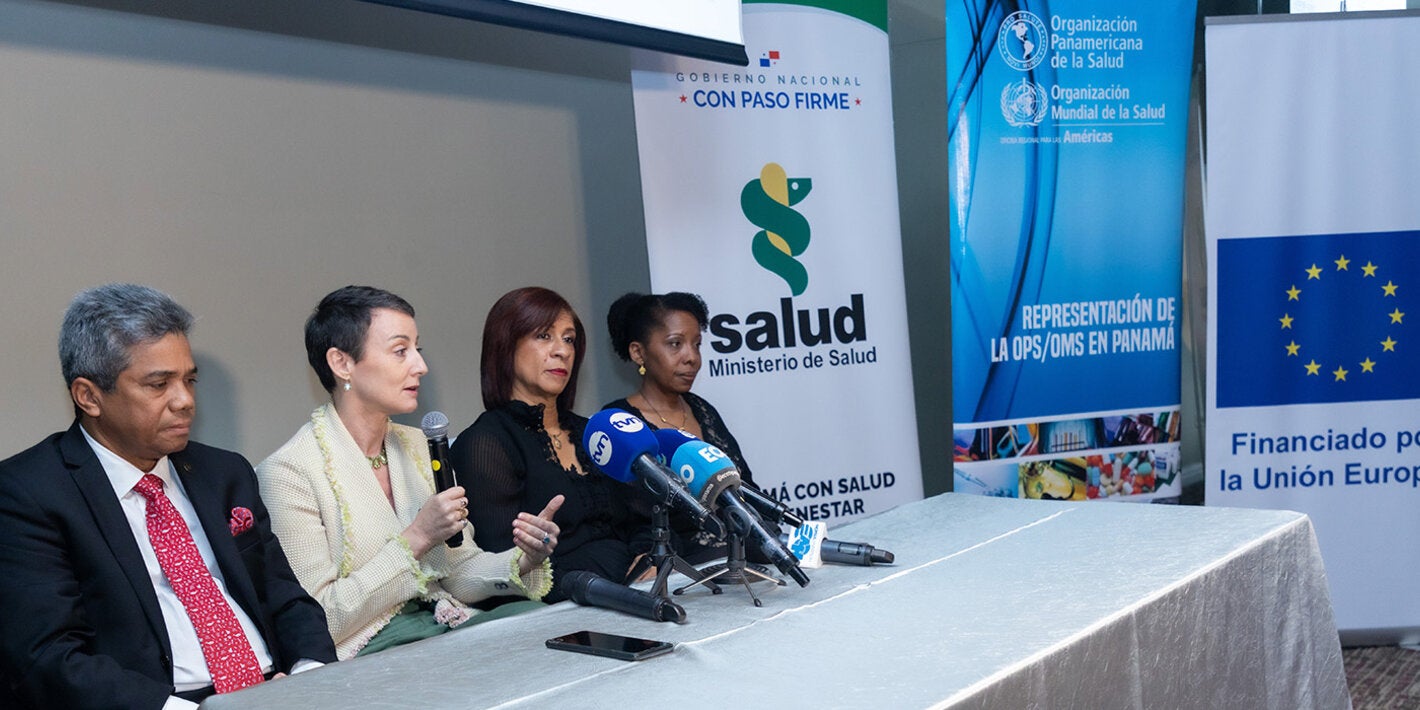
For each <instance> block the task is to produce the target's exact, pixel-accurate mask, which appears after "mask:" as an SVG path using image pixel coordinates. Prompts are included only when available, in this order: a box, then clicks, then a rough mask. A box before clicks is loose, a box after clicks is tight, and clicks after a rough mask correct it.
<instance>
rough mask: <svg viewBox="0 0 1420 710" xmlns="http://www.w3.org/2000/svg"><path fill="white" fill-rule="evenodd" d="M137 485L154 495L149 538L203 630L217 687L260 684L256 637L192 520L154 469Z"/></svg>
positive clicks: (142, 492)
mask: <svg viewBox="0 0 1420 710" xmlns="http://www.w3.org/2000/svg"><path fill="white" fill-rule="evenodd" d="M133 489H134V490H136V491H138V493H139V494H140V495H142V496H143V497H144V498H146V499H147V500H148V512H147V514H146V518H147V521H148V541H149V542H150V543H152V545H153V551H154V552H155V553H157V555H158V565H159V566H161V567H162V568H163V574H165V575H167V577H168V581H169V582H171V583H172V585H173V591H174V592H176V593H177V598H178V600H180V601H181V602H182V606H183V608H184V609H186V610H187V617H188V618H189V619H191V620H192V626H193V628H194V629H196V630H197V640H198V642H199V643H201V644H202V657H203V658H204V659H206V660H207V670H208V671H209V672H210V673H211V674H212V687H213V688H214V689H215V690H216V691H217V692H218V693H227V692H231V691H233V690H241V689H242V688H245V687H247V686H249V685H256V684H257V683H260V682H261V681H262V676H261V666H259V665H257V662H256V654H255V653H253V652H252V650H251V642H250V641H248V640H247V636H246V633H245V632H243V631H242V625H241V623H240V622H238V621H237V616H236V615H235V614H233V613H232V608H231V607H230V606H228V604H227V600H226V599H224V598H222V592H221V591H220V590H218V589H217V582H216V581H215V580H213V579H212V574H211V573H210V572H208V571H207V564H206V563H204V562H203V561H202V554H201V553H199V552H198V551H197V544H196V543H194V542H193V541H192V532H191V531H189V530H188V528H187V523H185V522H183V519H182V515H181V514H180V513H178V511H177V508H174V507H173V503H172V501H170V500H168V497H167V495H165V494H164V493H163V479H161V478H158V477H157V476H154V475H153V474H151V473H150V474H147V475H145V476H143V478H142V479H140V480H139V481H138V485H136V486H134V487H133Z"/></svg>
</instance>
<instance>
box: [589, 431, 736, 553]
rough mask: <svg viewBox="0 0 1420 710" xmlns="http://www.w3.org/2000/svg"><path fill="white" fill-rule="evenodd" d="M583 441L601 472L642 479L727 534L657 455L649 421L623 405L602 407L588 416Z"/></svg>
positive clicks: (699, 521) (708, 527)
mask: <svg viewBox="0 0 1420 710" xmlns="http://www.w3.org/2000/svg"><path fill="white" fill-rule="evenodd" d="M582 444H583V445H584V446H585V447H586V448H587V454H588V455H589V456H590V457H591V459H592V463H594V464H596V465H597V468H598V469H600V470H601V472H602V473H604V474H606V475H607V476H610V477H612V478H615V479H616V480H618V481H621V482H622V483H626V484H630V483H631V482H632V481H634V480H636V479H638V478H639V479H641V482H642V483H644V484H645V486H646V488H647V489H649V490H650V491H651V493H652V494H654V495H655V496H656V498H657V499H659V500H663V501H669V502H670V505H671V506H672V507H674V508H676V509H678V510H680V511H681V512H683V513H685V514H686V515H689V516H690V517H691V518H693V519H694V520H695V524H696V525H697V526H698V527H699V528H700V529H701V530H704V531H705V532H708V533H710V534H711V535H714V536H716V537H724V535H725V529H724V526H723V525H721V524H720V521H719V520H718V519H716V518H715V516H714V515H711V513H710V510H709V509H708V508H706V507H705V506H704V505H703V504H702V503H701V502H700V501H699V500H696V498H695V496H693V495H691V494H690V493H689V492H688V491H686V489H685V486H684V484H683V483H682V482H681V480H680V478H679V477H677V476H676V475H675V474H674V473H671V471H670V469H668V468H666V465H665V464H663V463H661V462H660V461H657V460H656V459H655V457H654V455H655V453H656V451H657V447H656V436H655V435H654V434H652V433H651V428H650V427H649V426H647V425H646V422H643V421H641V420H640V419H638V418H637V417H636V416H635V415H633V414H631V413H629V412H625V411H622V410H620V409H603V410H602V411H600V412H597V413H596V414H593V415H592V417H591V419H588V420H587V428H586V430H585V432H584V433H583V435H582Z"/></svg>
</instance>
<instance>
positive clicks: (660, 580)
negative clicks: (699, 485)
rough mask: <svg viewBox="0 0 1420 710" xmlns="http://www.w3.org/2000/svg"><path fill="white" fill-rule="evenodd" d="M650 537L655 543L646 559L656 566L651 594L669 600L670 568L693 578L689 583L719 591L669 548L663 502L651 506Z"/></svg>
mask: <svg viewBox="0 0 1420 710" xmlns="http://www.w3.org/2000/svg"><path fill="white" fill-rule="evenodd" d="M651 538H652V539H653V540H654V541H655V543H654V544H653V545H652V546H651V554H650V555H648V556H647V559H649V560H650V561H651V566H653V567H655V568H656V583H655V584H653V585H651V593H652V594H654V595H656V596H658V597H660V598H662V599H665V600H666V601H670V596H669V595H668V594H667V593H666V587H667V586H668V585H667V582H668V581H669V580H670V576H671V571H672V570H674V571H676V572H679V573H681V574H683V575H685V576H686V577H689V578H690V579H691V580H693V581H692V582H691V584H702V583H703V584H704V585H705V586H706V587H708V588H709V589H710V591H711V592H712V593H714V594H719V593H720V591H721V590H720V587H719V586H718V585H716V584H715V583H714V582H711V581H710V580H709V579H707V578H706V577H705V573H704V572H701V571H700V570H698V569H696V568H695V566H694V565H692V564H690V563H689V562H686V561H685V560H684V559H683V558H681V556H680V555H677V554H676V553H675V550H673V549H671V543H670V540H671V524H670V510H669V508H668V507H667V506H666V505H665V504H664V503H657V504H656V505H655V506H653V507H652V508H651ZM638 568H639V565H638ZM637 576H639V572H638V573H637ZM676 594H680V590H676Z"/></svg>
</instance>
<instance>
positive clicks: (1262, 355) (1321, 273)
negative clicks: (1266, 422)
mask: <svg viewBox="0 0 1420 710" xmlns="http://www.w3.org/2000/svg"><path fill="white" fill-rule="evenodd" d="M1217 278H1218V288H1217V293H1218V303H1217V304H1216V305H1215V307H1214V309H1213V311H1214V313H1215V314H1216V318H1217V319H1218V329H1217V358H1218V359H1217V377H1216V378H1215V381H1216V383H1217V387H1218V391H1217V403H1218V406H1219V407H1257V406H1272V405H1281V404H1311V403H1319V402H1357V401H1361V402H1364V401H1377V400H1396V399H1414V398H1420V369H1417V367H1418V366H1420V231H1407V232H1376V233H1367V234H1323V235H1306V236H1296V237H1260V238H1253V239H1220V240H1218V269H1217Z"/></svg>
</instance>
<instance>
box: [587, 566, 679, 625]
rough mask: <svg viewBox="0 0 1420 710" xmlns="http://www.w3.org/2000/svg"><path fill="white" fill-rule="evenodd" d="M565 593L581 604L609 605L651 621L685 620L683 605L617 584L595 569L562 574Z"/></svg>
mask: <svg viewBox="0 0 1420 710" xmlns="http://www.w3.org/2000/svg"><path fill="white" fill-rule="evenodd" d="M562 588H563V589H565V590H566V591H567V597H568V598H569V599H571V600H572V601H574V602H577V603H578V604H581V605H582V606H596V607H601V608H603V609H611V610H614V611H619V612H622V613H626V614H631V615H632V616H639V617H642V618H644V619H650V620H651V621H674V622H676V623H677V624H683V623H685V609H684V608H682V607H681V605H679V604H677V603H675V602H673V601H671V600H669V599H662V598H661V597H658V596H656V595H654V594H651V593H650V592H643V591H641V590H639V589H632V588H631V587H628V586H626V585H624V584H617V583H616V582H613V581H611V580H609V579H607V578H606V577H603V576H601V575H599V574H597V573H595V572H587V571H585V570H577V571H575V572H567V573H565V574H563V575H562Z"/></svg>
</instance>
